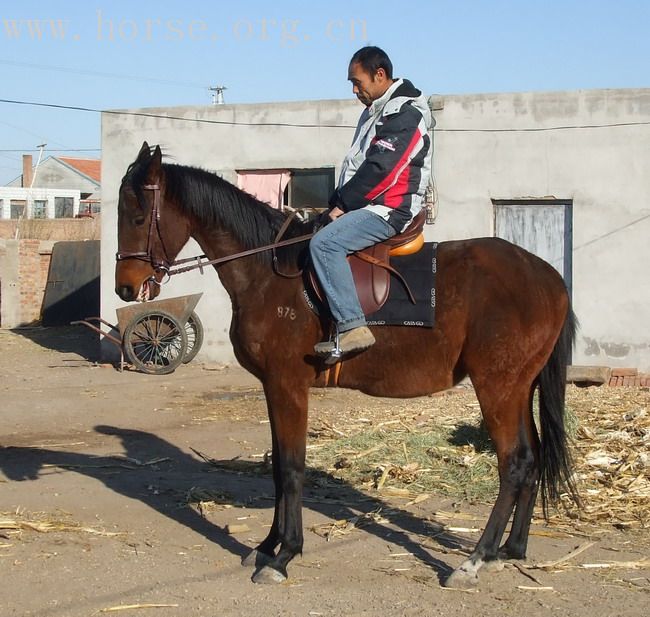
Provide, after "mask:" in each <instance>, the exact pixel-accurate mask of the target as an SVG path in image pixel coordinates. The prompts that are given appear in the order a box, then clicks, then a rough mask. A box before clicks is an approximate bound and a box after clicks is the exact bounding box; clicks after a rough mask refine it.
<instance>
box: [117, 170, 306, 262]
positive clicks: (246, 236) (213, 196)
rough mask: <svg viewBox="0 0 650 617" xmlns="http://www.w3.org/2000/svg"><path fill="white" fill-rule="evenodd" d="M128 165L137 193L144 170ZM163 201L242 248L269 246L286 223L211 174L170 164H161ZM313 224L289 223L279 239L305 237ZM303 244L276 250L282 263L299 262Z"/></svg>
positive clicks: (128, 176)
mask: <svg viewBox="0 0 650 617" xmlns="http://www.w3.org/2000/svg"><path fill="white" fill-rule="evenodd" d="M141 167H142V166H138V165H131V167H129V169H128V170H127V174H126V176H125V178H124V180H125V181H128V182H129V184H131V186H132V187H133V189H134V190H136V192H139V189H140V187H141V185H142V184H143V183H144V176H145V174H146V169H141ZM162 169H163V172H164V175H165V198H167V199H171V200H174V201H175V203H176V204H177V205H178V206H179V207H180V208H181V210H183V211H184V212H186V213H187V214H190V215H192V216H193V217H195V218H196V219H197V220H198V221H199V222H200V223H201V224H202V225H203V226H205V228H211V227H219V228H221V229H224V230H226V231H228V232H229V233H231V234H232V235H233V236H234V237H235V238H236V239H237V240H238V241H239V242H240V243H241V244H242V245H243V247H244V249H251V248H257V247H260V246H265V245H268V244H272V243H273V242H274V241H275V238H276V236H277V234H278V231H279V230H280V228H281V226H282V224H283V223H284V222H285V220H286V216H287V215H285V214H284V213H282V212H280V211H279V210H276V209H275V208H272V207H271V206H269V205H268V204H266V203H264V202H262V201H259V200H258V199H255V197H253V196H251V195H249V194H248V193H246V192H244V191H242V190H241V189H239V188H237V187H236V186H234V185H232V184H231V183H230V182H227V181H226V180H224V179H223V178H220V177H219V176H217V175H216V174H215V173H212V172H209V171H206V170H205V169H200V168H197V167H189V166H185V165H177V164H172V163H164V164H163V165H162ZM312 228H313V223H311V222H307V223H303V222H301V221H299V220H297V219H296V220H293V221H292V222H291V224H290V225H289V227H288V229H287V230H286V231H285V233H284V234H283V236H282V239H288V238H293V237H297V236H301V235H304V234H308V233H310V232H311V231H312ZM306 248H307V242H301V243H299V244H296V245H291V246H289V247H286V248H283V249H281V250H278V251H277V255H278V259H280V260H281V261H282V262H283V263H284V264H287V265H296V264H297V263H298V262H299V261H302V259H301V257H302V255H303V253H305V249H306ZM259 257H260V258H261V259H263V260H264V261H267V260H270V259H271V252H270V251H264V252H261V253H259Z"/></svg>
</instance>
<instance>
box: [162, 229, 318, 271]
mask: <svg viewBox="0 0 650 617" xmlns="http://www.w3.org/2000/svg"><path fill="white" fill-rule="evenodd" d="M313 235H314V234H305V235H304V236H298V237H296V238H289V239H288V240H282V241H281V242H274V243H273V244H267V245H265V246H258V247H257V248H254V249H248V250H247V251H242V252H241V253H234V254H233V255H226V256H225V257H218V258H217V259H207V258H206V256H205V255H198V256H197V257H188V258H186V259H179V260H178V261H175V262H174V263H173V264H172V268H173V267H174V266H178V265H180V264H184V263H188V262H192V261H193V262H196V263H194V264H192V265H191V266H184V267H182V268H173V269H170V270H169V272H168V275H169V276H173V275H174V274H182V273H183V272H189V271H190V270H196V269H197V268H198V269H199V270H200V271H201V273H203V268H205V266H216V265H218V264H222V263H226V262H227V261H232V260H233V259H239V258H240V257H248V256H249V255H255V254H257V253H262V252H264V251H270V250H272V249H275V248H282V247H283V246H289V245H291V244H298V243H300V242H306V241H307V240H309V239H311V238H312V236H313ZM204 259H205V261H203V260H204Z"/></svg>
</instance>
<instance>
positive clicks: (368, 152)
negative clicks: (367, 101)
mask: <svg viewBox="0 0 650 617" xmlns="http://www.w3.org/2000/svg"><path fill="white" fill-rule="evenodd" d="M431 122H432V119H431V112H430V110H429V106H428V104H427V99H426V97H425V96H424V95H423V94H422V93H421V92H420V90H418V89H417V88H415V87H414V86H413V84H412V83H411V82H410V81H408V80H406V79H398V80H396V81H395V82H394V83H393V84H392V85H391V87H390V88H389V89H388V90H387V91H386V93H385V94H384V95H383V96H382V97H381V98H379V99H377V100H376V101H374V102H373V103H372V105H370V107H367V108H366V109H365V110H364V111H363V113H362V114H361V117H360V118H359V123H358V125H357V129H356V132H355V135H354V139H353V141H352V146H351V147H350V151H349V152H348V154H347V156H346V157H345V159H344V160H343V165H342V167H341V175H340V177H339V183H338V188H337V189H336V191H335V193H334V195H332V198H331V199H330V205H331V206H332V207H334V206H338V207H339V208H341V209H342V210H344V211H345V212H348V211H350V210H358V209H359V208H367V209H368V210H371V211H373V212H375V213H376V214H378V215H379V216H381V217H382V218H384V219H385V220H387V221H388V223H389V224H390V225H391V226H392V227H394V228H395V229H396V230H397V231H398V232H400V231H402V230H403V229H404V228H405V227H406V226H407V225H408V224H409V222H410V221H411V219H412V218H413V217H414V216H415V215H416V214H417V213H418V212H419V211H420V210H421V209H422V206H423V203H424V192H425V190H426V188H427V184H428V183H429V176H430V174H431V157H430V153H429V148H430V145H431V143H430V138H429V133H428V132H429V129H430V128H431Z"/></svg>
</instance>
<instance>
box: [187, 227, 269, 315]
mask: <svg viewBox="0 0 650 617" xmlns="http://www.w3.org/2000/svg"><path fill="white" fill-rule="evenodd" d="M193 238H194V239H195V240H196V242H197V243H198V244H199V246H200V247H201V250H202V251H203V253H204V254H205V255H206V256H207V257H208V259H220V258H222V257H228V256H231V255H236V254H237V253H241V252H243V251H245V250H246V249H245V247H244V246H243V245H242V244H241V243H240V242H239V241H238V240H237V239H236V238H235V237H234V236H232V234H229V233H227V232H225V231H223V230H220V229H200V230H198V231H196V232H195V233H194V234H193ZM217 274H218V275H219V279H220V280H221V284H222V285H223V286H224V288H225V290H226V291H227V292H228V295H229V296H230V298H231V299H232V301H233V304H234V305H240V304H241V303H243V302H244V301H245V299H246V298H247V297H248V296H249V295H250V290H251V288H252V287H254V288H256V289H257V291H258V294H259V293H263V292H264V290H265V289H267V288H268V287H269V283H270V282H271V281H272V280H273V279H274V278H275V277H274V274H273V269H272V267H271V265H270V263H266V262H264V261H262V260H261V259H259V258H258V257H255V256H249V257H244V258H235V259H233V260H231V261H227V262H225V263H222V264H220V265H219V267H218V268H217Z"/></svg>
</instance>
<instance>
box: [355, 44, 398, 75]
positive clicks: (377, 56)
mask: <svg viewBox="0 0 650 617" xmlns="http://www.w3.org/2000/svg"><path fill="white" fill-rule="evenodd" d="M355 63H358V64H360V65H361V68H363V70H364V71H365V72H366V73H368V74H369V75H370V76H371V77H373V78H374V77H375V74H376V73H377V71H378V70H379V69H384V71H386V77H388V79H393V63H392V62H391V61H390V58H389V57H388V54H387V53H386V52H385V51H384V50H383V49H380V48H379V47H374V46H368V47H362V48H361V49H360V50H359V51H357V52H356V53H355V54H354V56H352V59H351V60H350V64H355Z"/></svg>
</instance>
